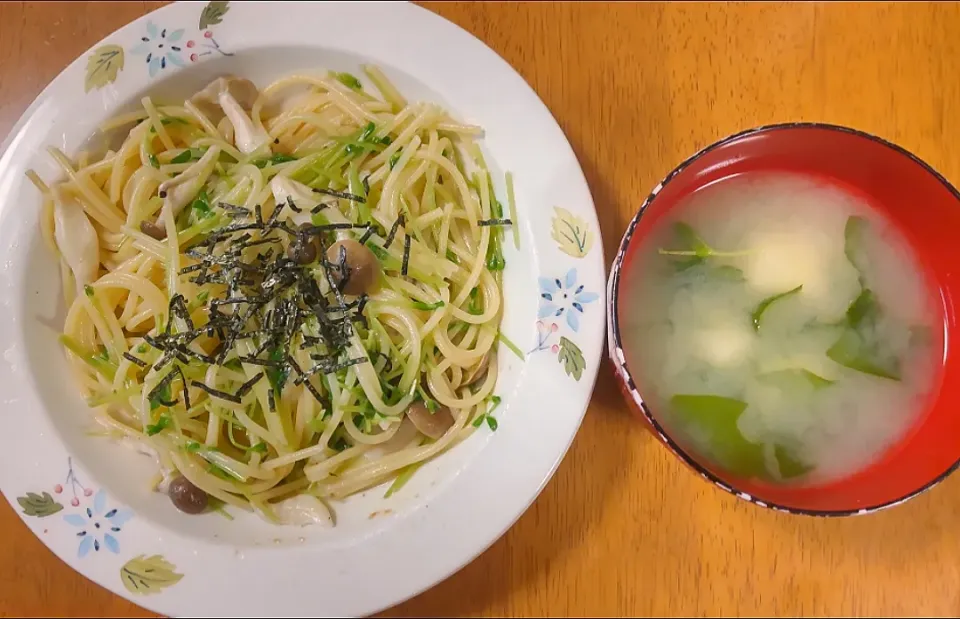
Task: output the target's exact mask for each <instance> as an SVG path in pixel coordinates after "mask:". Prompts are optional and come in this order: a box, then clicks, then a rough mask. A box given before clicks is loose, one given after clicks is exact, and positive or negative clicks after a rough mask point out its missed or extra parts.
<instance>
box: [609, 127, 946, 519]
mask: <svg viewBox="0 0 960 619" xmlns="http://www.w3.org/2000/svg"><path fill="white" fill-rule="evenodd" d="M782 129H825V130H829V131H839V132H842V133H849V134H853V135H856V136H858V137H861V138H866V139H868V140H872V141H873V142H876V143H878V144H881V145H883V146H886V147H887V148H891V149H893V150H894V151H896V152H897V153H899V154H901V155H904V156H906V157H908V158H910V159H911V160H912V161H914V162H915V163H917V164H918V165H920V166H922V167H923V169H924V170H926V171H927V172H928V173H930V174H931V175H932V176H933V177H934V178H936V179H937V180H938V181H940V183H941V184H942V185H943V186H944V187H946V188H947V189H948V190H949V191H950V193H951V194H953V197H954V199H956V200H957V201H958V202H960V192H958V191H957V189H956V188H955V187H954V186H953V185H951V184H950V182H949V181H948V180H947V179H946V178H944V177H943V175H941V174H940V173H939V172H937V171H936V170H935V169H934V168H933V167H931V166H930V165H929V164H928V163H927V162H925V161H923V160H922V159H920V158H919V157H917V156H916V155H914V154H913V153H911V152H910V151H908V150H906V149H904V148H903V147H901V146H898V145H896V144H894V143H892V142H889V141H887V140H885V139H883V138H881V137H878V136H875V135H872V134H870V133H866V132H864V131H860V130H858V129H851V128H850V127H844V126H841V125H832V124H829V123H816V122H793V123H779V124H772V125H763V126H760V127H755V128H753V129H747V130H745V131H740V132H739V133H735V134H733V135H730V136H727V137H725V138H722V139H720V140H719V141H717V142H714V143H713V144H710V145H709V146H707V147H705V148H703V149H701V150H699V151H698V152H696V153H694V154H693V155H692V156H691V157H689V158H688V159H686V160H684V161H683V162H682V163H681V164H680V165H678V166H677V167H676V168H674V169H673V170H672V171H671V172H670V173H669V174H667V176H666V177H665V178H664V179H663V180H662V181H660V183H658V184H657V186H656V187H654V189H653V191H651V192H650V195H648V196H647V198H646V199H645V200H644V201H643V204H641V205H640V209H639V210H638V211H637V214H636V215H634V217H633V219H632V220H631V221H630V225H629V226H627V230H626V232H624V234H623V238H622V239H621V240H620V246H619V248H618V249H617V255H616V258H615V259H614V262H613V266H612V267H611V270H610V271H611V272H610V283H609V290H608V298H609V299H610V305H609V307H610V311H609V316H608V321H607V324H608V328H609V334H608V336H609V342H608V345H609V350H608V354H609V355H610V358H611V360H612V362H613V364H614V366H615V371H616V372H617V374H618V378H619V379H620V380H622V381H623V382H624V384H625V385H626V387H627V389H628V391H629V394H628V395H629V397H630V398H632V399H633V401H634V402H635V403H636V404H637V406H638V407H639V408H640V410H641V411H642V413H643V416H644V417H645V418H646V420H647V421H648V422H649V423H650V425H651V426H652V427H653V429H654V430H655V432H656V433H657V436H658V437H659V439H660V441H661V442H662V443H663V444H664V445H665V446H666V447H667V448H668V449H669V450H670V451H671V452H673V454H674V455H676V456H677V457H678V458H680V459H681V460H683V462H685V463H686V464H687V465H688V466H690V467H691V468H692V469H693V470H694V471H696V472H697V473H698V474H699V475H700V477H702V478H703V479H705V480H706V481H708V482H710V483H712V484H713V485H715V486H717V487H719V488H720V489H722V490H724V491H726V492H728V493H730V494H733V495H735V496H737V497H739V498H741V499H744V500H746V501H748V502H750V503H753V504H754V505H758V506H760V507H765V508H768V509H772V510H774V511H780V512H786V513H790V514H799V515H803V516H820V517H840V516H855V515H862V514H869V513H872V512H877V511H880V510H883V509H887V508H890V507H894V506H897V505H900V504H901V503H905V502H906V501H909V500H910V499H912V498H914V497H916V496H918V495H920V494H922V493H924V492H926V491H927V490H930V489H931V488H933V487H934V486H936V485H937V484H939V483H940V482H942V481H943V480H944V479H946V478H947V477H948V476H949V475H950V474H951V473H953V472H954V471H955V470H957V468H958V467H960V458H958V459H957V460H955V461H954V463H953V464H951V465H950V466H949V467H948V468H947V469H946V470H945V471H944V472H942V473H940V474H939V475H937V476H936V477H934V478H933V479H932V480H931V481H929V482H927V483H926V484H924V485H922V486H921V487H919V488H917V489H916V490H913V491H911V492H909V493H907V494H905V495H903V496H901V497H899V498H897V499H894V500H892V501H887V502H885V503H880V504H877V505H870V506H866V507H862V508H857V509H844V510H817V509H802V508H797V507H789V506H787V505H781V504H778V503H774V502H770V501H764V500H762V499H759V498H757V497H755V496H753V495H751V494H748V493H746V492H743V491H741V490H737V489H736V488H734V487H733V486H732V485H731V484H729V483H727V482H725V481H724V480H722V479H720V477H718V476H717V475H715V474H714V473H712V472H710V471H709V470H708V469H706V468H705V467H703V466H702V465H700V464H699V463H698V462H697V461H696V460H694V458H693V457H691V456H690V455H689V454H688V453H687V452H686V451H685V450H684V449H683V448H681V447H680V446H679V445H678V444H677V443H676V441H674V440H673V438H671V437H670V436H669V435H668V434H667V432H666V431H665V430H664V429H663V427H662V426H661V425H660V423H659V422H657V420H656V419H655V418H654V416H653V414H652V413H651V412H650V409H649V408H648V407H647V404H646V402H645V401H644V399H643V397H642V396H641V395H640V392H639V391H638V390H637V386H636V384H635V383H634V381H633V376H632V375H631V373H630V369H629V368H628V367H627V361H626V358H625V357H624V354H623V345H622V342H621V338H620V319H619V305H620V297H619V290H620V271H621V267H622V265H623V258H624V256H625V254H626V250H627V248H628V247H629V246H630V241H631V240H632V239H633V234H634V231H635V229H636V227H637V223H639V221H640V218H641V217H643V214H644V213H645V212H646V210H647V208H648V207H649V206H650V205H651V204H652V203H653V201H654V200H655V199H656V197H657V195H659V193H660V192H661V191H662V190H663V188H664V187H665V186H666V185H667V184H668V183H669V182H670V181H671V180H673V178H674V177H676V176H677V175H678V174H680V173H681V172H683V171H684V170H685V169H686V168H687V167H688V166H689V165H690V164H691V163H693V162H694V161H696V160H697V159H699V158H700V157H702V156H703V155H705V154H707V153H709V152H711V151H713V150H714V149H716V148H719V147H720V146H723V145H725V144H728V143H730V142H732V141H735V140H738V139H741V138H743V137H746V136H749V135H754V134H757V133H762V132H768V131H778V130H782Z"/></svg>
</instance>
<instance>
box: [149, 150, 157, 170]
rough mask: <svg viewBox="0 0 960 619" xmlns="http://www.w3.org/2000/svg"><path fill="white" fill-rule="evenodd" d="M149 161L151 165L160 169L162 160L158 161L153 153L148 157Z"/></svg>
mask: <svg viewBox="0 0 960 619" xmlns="http://www.w3.org/2000/svg"><path fill="white" fill-rule="evenodd" d="M147 161H149V162H150V165H152V166H153V167H155V168H157V169H158V170H159V169H160V160H159V159H157V156H156V155H154V154H153V153H151V154H150V155H148V156H147Z"/></svg>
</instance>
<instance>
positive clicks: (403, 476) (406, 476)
mask: <svg viewBox="0 0 960 619" xmlns="http://www.w3.org/2000/svg"><path fill="white" fill-rule="evenodd" d="M421 466H423V462H422V461H421V462H414V463H413V464H408V465H407V466H405V467H403V468H402V469H400V473H399V474H398V475H397V478H396V479H395V480H394V481H393V483H392V484H390V487H389V488H388V489H387V492H386V494H384V495H383V498H385V499H389V498H390V497H392V496H393V495H394V494H396V493H397V491H398V490H400V488H403V487H404V486H405V485H406V483H407V482H408V481H410V478H411V477H413V474H414V473H416V472H417V469H419V468H420V467H421Z"/></svg>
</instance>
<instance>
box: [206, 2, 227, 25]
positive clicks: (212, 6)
mask: <svg viewBox="0 0 960 619" xmlns="http://www.w3.org/2000/svg"><path fill="white" fill-rule="evenodd" d="M229 4H230V3H229V2H208V3H207V6H205V7H204V8H203V12H202V13H200V30H205V29H206V28H208V27H210V26H213V25H216V24H219V23H220V22H222V21H223V16H224V15H226V14H227V11H229V10H230V7H229Z"/></svg>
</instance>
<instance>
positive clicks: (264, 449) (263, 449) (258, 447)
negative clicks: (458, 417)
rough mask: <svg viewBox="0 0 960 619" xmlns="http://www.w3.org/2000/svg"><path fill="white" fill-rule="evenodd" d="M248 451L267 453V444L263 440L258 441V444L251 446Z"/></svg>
mask: <svg viewBox="0 0 960 619" xmlns="http://www.w3.org/2000/svg"><path fill="white" fill-rule="evenodd" d="M247 451H252V452H255V453H260V454H265V453H267V444H266V443H264V442H263V441H261V442H259V443H257V444H256V445H253V446H251V447H250V448H248V449H247Z"/></svg>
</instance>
